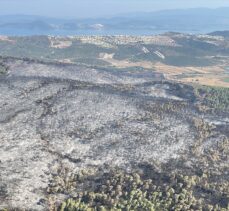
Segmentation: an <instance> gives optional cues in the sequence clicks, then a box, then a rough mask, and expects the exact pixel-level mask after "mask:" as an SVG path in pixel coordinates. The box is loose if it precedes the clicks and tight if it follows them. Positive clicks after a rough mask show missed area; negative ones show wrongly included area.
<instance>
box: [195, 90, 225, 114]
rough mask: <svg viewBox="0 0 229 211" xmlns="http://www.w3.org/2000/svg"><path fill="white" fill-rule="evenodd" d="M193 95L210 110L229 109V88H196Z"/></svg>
mask: <svg viewBox="0 0 229 211" xmlns="http://www.w3.org/2000/svg"><path fill="white" fill-rule="evenodd" d="M195 94H196V96H197V97H198V98H200V99H201V100H202V102H203V104H204V105H206V106H208V107H210V108H213V109H218V110H228V109H229V88H220V87H208V86H198V87H195Z"/></svg>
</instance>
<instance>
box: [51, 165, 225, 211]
mask: <svg viewBox="0 0 229 211" xmlns="http://www.w3.org/2000/svg"><path fill="white" fill-rule="evenodd" d="M146 168H147V169H145V170H144V172H141V171H135V172H133V173H127V172H125V171H123V170H120V169H117V168H116V169H112V170H110V171H108V172H107V171H104V172H101V171H96V172H94V173H91V172H90V171H88V172H87V171H85V170H84V171H82V172H80V173H79V174H75V175H71V176H70V177H65V178H64V179H63V178H62V179H60V178H55V179H54V180H53V181H52V182H51V187H50V188H49V193H50V194H52V193H65V194H68V195H69V196H70V197H69V198H68V199H66V201H64V202H63V203H62V204H61V205H60V206H59V208H58V209H59V210H61V211H72V210H82V211H103V210H113V211H115V210H120V211H124V210H125V211H126V210H141V211H149V210H151V211H153V210H165V211H167V210H217V211H218V210H222V211H226V210H228V208H229V207H228V203H229V198H228V192H227V191H228V188H229V183H228V182H227V183H225V184H224V190H225V191H226V192H225V194H224V192H223V191H222V192H221V193H219V192H218V191H216V188H215V187H214V186H212V184H211V182H210V178H208V174H206V173H203V172H202V173H200V174H198V175H197V174H196V175H183V174H178V173H161V172H157V171H155V169H154V168H153V167H152V166H146ZM61 184H62V185H61ZM63 184H65V186H66V188H63ZM58 187H59V188H58ZM77 189H81V191H78V192H77V193H76V194H73V195H74V197H71V194H72V193H73V192H74V190H77Z"/></svg>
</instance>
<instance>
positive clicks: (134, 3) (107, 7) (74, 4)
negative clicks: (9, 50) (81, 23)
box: [0, 0, 229, 18]
mask: <svg viewBox="0 0 229 211" xmlns="http://www.w3.org/2000/svg"><path fill="white" fill-rule="evenodd" d="M192 7H210V8H217V7H229V0H0V15H8V14H31V15H42V16H51V17H84V18H85V17H98V16H100V17H103V16H112V15H115V14H120V13H128V12H135V11H155V10H165V9H175V8H192Z"/></svg>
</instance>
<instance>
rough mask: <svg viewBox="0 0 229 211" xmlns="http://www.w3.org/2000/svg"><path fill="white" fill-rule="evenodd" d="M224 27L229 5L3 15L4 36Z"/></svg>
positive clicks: (228, 27)
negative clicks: (90, 15) (79, 15)
mask: <svg viewBox="0 0 229 211" xmlns="http://www.w3.org/2000/svg"><path fill="white" fill-rule="evenodd" d="M222 30H229V8H219V9H206V8H195V9H185V10H166V11H158V12H148V13H143V12H142V13H130V14H122V15H119V16H117V17H113V18H97V19H59V18H48V17H41V16H32V15H8V16H0V34H4V35H48V34H51V35H74V34H80V35H92V34H95V35H107V34H110V35H114V34H127V35H149V34H158V33H163V32H168V31H176V32H185V33H194V34H198V33H209V32H212V31H222Z"/></svg>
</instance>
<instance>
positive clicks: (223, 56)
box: [0, 33, 229, 87]
mask: <svg viewBox="0 0 229 211" xmlns="http://www.w3.org/2000/svg"><path fill="white" fill-rule="evenodd" d="M0 48H1V49H2V50H1V52H0V56H2V57H7V56H11V57H16V58H30V59H37V60H42V61H46V62H50V61H51V62H61V63H68V64H84V65H87V66H91V67H103V68H105V67H112V68H126V67H128V68H129V67H139V68H146V69H152V71H157V72H159V73H163V74H164V75H165V77H166V78H167V79H169V80H174V81H178V82H184V83H190V84H201V85H210V86H220V87H229V85H228V80H227V78H228V74H229V72H228V69H227V68H228V66H229V63H228V58H229V39H228V37H223V36H217V34H216V35H214V36H213V35H188V34H179V33H167V34H164V35H157V36H104V37H103V36H69V37H52V36H32V37H7V36H4V37H3V36H2V37H0Z"/></svg>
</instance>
